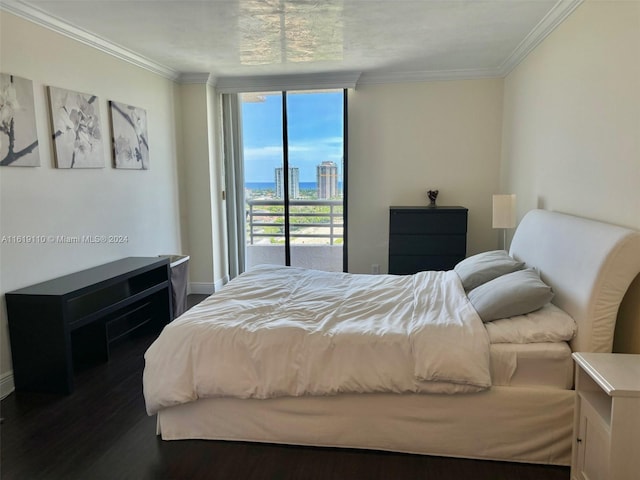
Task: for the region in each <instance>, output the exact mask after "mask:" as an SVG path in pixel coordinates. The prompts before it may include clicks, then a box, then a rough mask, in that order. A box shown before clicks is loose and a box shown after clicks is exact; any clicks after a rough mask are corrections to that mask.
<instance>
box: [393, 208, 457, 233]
mask: <svg viewBox="0 0 640 480" xmlns="http://www.w3.org/2000/svg"><path fill="white" fill-rule="evenodd" d="M389 231H390V233H391V234H403V233H406V234H411V235H417V234H421V233H424V234H447V233H463V234H466V233H467V211H466V210H460V211H449V210H447V211H443V212H438V211H436V210H433V211H432V212H430V211H429V210H427V209H425V210H422V211H412V210H391V215H390V222H389Z"/></svg>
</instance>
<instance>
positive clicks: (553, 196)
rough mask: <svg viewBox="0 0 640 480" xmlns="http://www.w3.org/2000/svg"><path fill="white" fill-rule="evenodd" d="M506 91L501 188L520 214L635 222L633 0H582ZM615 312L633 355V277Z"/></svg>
mask: <svg viewBox="0 0 640 480" xmlns="http://www.w3.org/2000/svg"><path fill="white" fill-rule="evenodd" d="M504 89H505V97H504V130H503V147H502V158H503V165H502V169H501V177H502V186H503V188H504V189H505V190H508V191H512V192H514V193H516V194H517V195H518V214H519V218H521V217H522V215H524V213H526V212H527V211H528V210H530V209H532V208H536V207H542V208H546V209H549V210H557V211H562V212H566V213H571V214H575V215H580V216H584V217H589V218H594V219H598V220H603V221H606V222H610V223H615V224H619V225H623V226H628V227H632V228H635V229H640V3H638V2H596V1H586V2H585V3H583V4H582V5H581V6H580V7H579V8H578V9H577V10H576V11H575V12H573V14H572V15H571V16H570V17H568V18H567V19H566V20H565V21H564V22H563V23H562V25H560V26H559V28H557V29H556V30H555V31H554V32H553V33H552V34H551V35H550V36H549V37H547V38H546V39H545V41H544V42H543V43H542V44H540V45H539V46H538V47H537V48H536V50H534V51H533V52H532V53H531V54H529V56H528V57H527V58H526V59H525V61H524V62H523V63H522V64H521V65H519V66H518V67H517V68H516V69H515V70H514V71H513V72H512V73H511V74H510V75H508V76H507V77H506V79H505V87H504ZM623 311H624V312H625V314H624V316H620V318H619V320H622V322H621V323H620V325H621V328H622V329H623V330H619V331H618V332H617V334H616V344H617V348H619V349H622V348H624V349H626V350H629V349H630V348H631V347H632V346H633V348H634V349H635V350H636V351H637V352H639V353H640V281H636V282H635V284H634V288H633V289H631V290H630V291H629V293H628V294H627V298H625V305H624V306H623ZM623 317H624V318H623ZM623 345H624V346H623Z"/></svg>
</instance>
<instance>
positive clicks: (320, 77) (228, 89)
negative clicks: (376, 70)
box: [215, 72, 360, 93]
mask: <svg viewBox="0 0 640 480" xmlns="http://www.w3.org/2000/svg"><path fill="white" fill-rule="evenodd" d="M359 78H360V72H334V73H311V74H291V75H259V76H247V77H219V78H218V79H216V82H215V87H216V90H217V91H218V92H219V93H239V92H271V91H284V90H288V91H292V90H311V89H330V88H355V86H356V83H358V79H359Z"/></svg>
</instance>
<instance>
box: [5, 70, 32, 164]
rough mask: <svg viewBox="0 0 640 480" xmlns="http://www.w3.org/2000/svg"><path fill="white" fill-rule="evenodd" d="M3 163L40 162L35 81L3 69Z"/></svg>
mask: <svg viewBox="0 0 640 480" xmlns="http://www.w3.org/2000/svg"><path fill="white" fill-rule="evenodd" d="M0 165H3V166H11V167H38V166H40V151H39V149H38V133H37V131H36V112H35V103H34V100H33V82H32V81H31V80H28V79H26V78H21V77H16V76H15V75H9V74H7V73H0Z"/></svg>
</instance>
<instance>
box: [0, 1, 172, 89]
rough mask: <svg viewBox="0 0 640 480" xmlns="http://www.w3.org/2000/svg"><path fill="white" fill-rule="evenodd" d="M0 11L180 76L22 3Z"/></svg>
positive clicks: (6, 4) (152, 69)
mask: <svg viewBox="0 0 640 480" xmlns="http://www.w3.org/2000/svg"><path fill="white" fill-rule="evenodd" d="M0 10H3V11H6V12H9V13H12V14H13V15H16V16H18V17H21V18H24V19H25V20H29V21H30V22H33V23H35V24H37V25H40V26H41V27H45V28H48V29H49V30H53V31H54V32H56V33H59V34H61V35H64V36H66V37H69V38H72V39H73V40H77V41H78V42H81V43H84V44H85V45H88V46H90V47H93V48H95V49H97V50H100V51H101V52H104V53H106V54H108V55H111V56H113V57H116V58H118V59H120V60H124V61H125V62H128V63H131V64H133V65H136V66H137V67H140V68H144V69H145V70H148V71H150V72H153V73H155V74H157V75H160V76H162V77H165V78H168V79H169V80H173V81H175V80H176V79H177V78H178V76H179V72H177V71H176V70H174V69H172V68H169V67H167V66H166V65H162V64H160V63H157V62H154V61H153V60H150V59H148V58H146V57H144V56H142V55H139V54H137V53H135V52H133V51H131V50H129V49H127V48H125V47H122V46H120V45H116V44H115V43H113V42H110V41H108V40H105V39H104V38H101V37H99V36H97V35H95V34H93V33H90V32H88V31H86V30H84V29H82V28H80V27H76V26H75V25H71V24H70V23H68V22H65V21H63V20H61V19H59V18H57V17H55V16H52V15H51V14H49V13H46V12H44V11H42V10H40V9H38V8H35V7H33V6H31V5H27V4H25V3H23V2H21V1H16V0H3V1H2V2H0Z"/></svg>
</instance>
